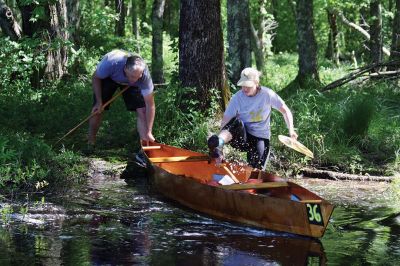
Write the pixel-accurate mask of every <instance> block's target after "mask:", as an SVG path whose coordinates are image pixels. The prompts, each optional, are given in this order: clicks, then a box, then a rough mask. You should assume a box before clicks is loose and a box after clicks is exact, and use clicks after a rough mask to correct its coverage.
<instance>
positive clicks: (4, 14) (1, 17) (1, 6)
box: [0, 0, 21, 41]
mask: <svg viewBox="0 0 400 266" xmlns="http://www.w3.org/2000/svg"><path fill="white" fill-rule="evenodd" d="M0 27H1V30H2V31H3V32H4V33H5V34H6V35H7V36H9V37H10V38H11V40H13V41H16V40H18V39H20V38H21V27H20V26H19V24H18V23H17V21H16V20H15V18H14V15H13V12H12V10H11V8H9V7H8V6H7V5H6V3H4V1H2V0H0Z"/></svg>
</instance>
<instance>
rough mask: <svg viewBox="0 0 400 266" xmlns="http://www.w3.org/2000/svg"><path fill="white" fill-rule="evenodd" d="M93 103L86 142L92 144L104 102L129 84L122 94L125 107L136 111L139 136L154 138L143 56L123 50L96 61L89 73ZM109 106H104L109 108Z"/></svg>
mask: <svg viewBox="0 0 400 266" xmlns="http://www.w3.org/2000/svg"><path fill="white" fill-rule="evenodd" d="M92 83H93V107H92V113H95V112H97V113H96V114H95V115H94V116H92V117H91V119H90V120H89V134H88V146H89V147H90V146H92V148H93V146H94V144H95V142H96V134H97V131H98V129H99V127H100V124H101V120H102V111H103V104H104V103H105V102H107V101H108V100H110V99H111V98H112V96H113V94H114V93H115V91H116V90H117V89H123V88H125V87H126V86H129V87H128V89H127V90H126V91H125V92H124V93H123V94H122V96H123V98H124V102H125V105H126V108H127V110H128V111H136V113H137V130H138V132H139V135H140V138H141V139H142V140H147V141H154V137H153V134H152V128H153V122H154V116H155V104H154V96H153V89H154V85H153V81H152V79H151V76H150V72H149V69H148V68H147V65H146V63H145V62H144V60H143V59H142V58H141V57H139V56H136V55H132V54H131V53H128V52H126V51H123V50H113V51H111V52H109V53H107V54H106V55H105V56H104V57H103V59H102V60H101V61H100V62H99V64H98V65H97V68H96V71H95V72H94V73H93V77H92ZM108 108H109V106H106V107H105V108H104V109H105V110H108Z"/></svg>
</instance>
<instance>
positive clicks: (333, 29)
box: [326, 9, 340, 66]
mask: <svg viewBox="0 0 400 266" xmlns="http://www.w3.org/2000/svg"><path fill="white" fill-rule="evenodd" d="M326 13H327V15H328V22H329V40H328V47H327V49H326V57H327V58H328V59H331V60H332V61H333V62H334V63H335V65H336V66H338V65H339V64H340V62H339V46H338V38H339V37H338V36H339V34H338V28H337V17H336V13H335V12H333V11H332V10H329V9H327V10H326Z"/></svg>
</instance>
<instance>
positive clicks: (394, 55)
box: [390, 0, 400, 70]
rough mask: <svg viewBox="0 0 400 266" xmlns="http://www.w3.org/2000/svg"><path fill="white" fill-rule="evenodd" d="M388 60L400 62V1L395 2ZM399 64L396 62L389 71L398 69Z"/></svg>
mask: <svg viewBox="0 0 400 266" xmlns="http://www.w3.org/2000/svg"><path fill="white" fill-rule="evenodd" d="M390 60H400V0H396V11H395V15H394V19H393V25H392V45H391V53H390ZM399 68H400V62H397V63H396V64H395V66H394V67H391V69H390V70H393V69H399Z"/></svg>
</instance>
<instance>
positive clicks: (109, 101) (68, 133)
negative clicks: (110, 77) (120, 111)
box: [55, 86, 129, 144]
mask: <svg viewBox="0 0 400 266" xmlns="http://www.w3.org/2000/svg"><path fill="white" fill-rule="evenodd" d="M128 88H129V86H126V87H125V88H123V89H122V90H120V91H119V92H118V93H117V94H116V95H115V96H114V97H112V98H111V99H110V100H108V101H107V102H106V103H105V104H103V105H102V106H101V109H100V110H104V108H105V107H106V106H107V105H109V104H110V103H112V102H113V101H114V100H115V99H117V98H118V97H119V96H120V95H121V94H122V93H124V92H125V91H126V90H127V89H128ZM100 110H97V111H96V112H94V113H91V114H90V115H89V116H88V117H86V118H85V119H84V120H83V121H82V122H80V123H79V124H78V125H76V126H75V127H74V128H73V129H71V130H70V131H68V132H67V134H65V135H64V136H62V138H60V139H59V140H57V142H56V143H55V144H57V143H59V142H60V141H61V140H63V139H64V138H66V137H67V136H68V135H70V134H71V133H72V132H74V131H75V130H76V129H78V128H79V127H80V126H81V125H83V124H84V123H85V122H86V121H88V120H89V119H90V118H92V117H93V116H94V115H96V114H98V113H100V112H101V111H100Z"/></svg>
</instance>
